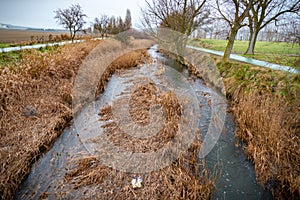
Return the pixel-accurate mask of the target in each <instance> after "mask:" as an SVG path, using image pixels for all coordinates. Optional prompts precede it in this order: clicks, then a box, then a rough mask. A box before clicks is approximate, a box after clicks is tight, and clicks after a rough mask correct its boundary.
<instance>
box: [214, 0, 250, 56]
mask: <svg viewBox="0 0 300 200" xmlns="http://www.w3.org/2000/svg"><path fill="white" fill-rule="evenodd" d="M214 3H215V4H214V7H215V9H216V10H217V12H218V13H219V16H220V19H222V20H224V21H225V22H227V24H228V25H229V27H230V34H229V36H228V38H227V39H228V42H227V45H226V49H225V52H224V56H223V61H227V60H228V59H229V56H230V54H231V51H232V48H233V45H234V41H235V37H236V34H237V32H238V30H239V29H240V28H241V27H243V26H246V25H247V24H246V23H245V19H246V17H247V16H248V15H249V10H250V9H251V7H252V6H253V4H254V0H215V2H214Z"/></svg>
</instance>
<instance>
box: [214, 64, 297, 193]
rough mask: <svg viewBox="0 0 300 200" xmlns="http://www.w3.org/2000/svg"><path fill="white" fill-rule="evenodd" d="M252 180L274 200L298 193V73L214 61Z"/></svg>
mask: <svg viewBox="0 0 300 200" xmlns="http://www.w3.org/2000/svg"><path fill="white" fill-rule="evenodd" d="M219 69H220V71H221V73H222V77H223V81H224V83H225V86H226V90H227V96H228V98H230V99H231V103H232V110H233V112H234V114H235V117H236V120H237V122H238V125H239V129H238V130H237V131H236V136H237V137H238V138H240V139H241V140H242V141H244V142H245V144H246V146H245V151H246V153H247V154H248V157H249V159H250V160H251V161H252V162H253V164H254V167H255V171H256V174H257V179H258V181H259V182H260V183H262V184H263V185H265V186H266V187H268V188H269V189H271V190H272V192H273V195H274V197H275V198H276V199H297V198H298V197H299V196H300V187H299V186H300V176H299V174H300V151H299V149H300V75H295V74H288V73H284V72H280V71H274V70H269V69H264V68H258V67H251V66H247V65H243V64H238V63H225V64H219Z"/></svg>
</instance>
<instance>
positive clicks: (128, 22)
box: [124, 9, 132, 30]
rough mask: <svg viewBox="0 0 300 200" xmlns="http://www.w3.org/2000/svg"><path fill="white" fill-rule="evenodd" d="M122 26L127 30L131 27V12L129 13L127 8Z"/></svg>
mask: <svg viewBox="0 0 300 200" xmlns="http://www.w3.org/2000/svg"><path fill="white" fill-rule="evenodd" d="M124 26H125V30H129V29H130V28H131V26H132V23H131V13H130V10H129V9H127V11H126V17H125V22H124Z"/></svg>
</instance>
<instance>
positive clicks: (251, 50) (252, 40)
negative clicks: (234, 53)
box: [245, 29, 258, 54]
mask: <svg viewBox="0 0 300 200" xmlns="http://www.w3.org/2000/svg"><path fill="white" fill-rule="evenodd" d="M257 35H258V31H257V29H254V30H253V31H251V33H250V41H249V44H248V48H247V51H246V52H245V54H254V48H255V44H256V39H257Z"/></svg>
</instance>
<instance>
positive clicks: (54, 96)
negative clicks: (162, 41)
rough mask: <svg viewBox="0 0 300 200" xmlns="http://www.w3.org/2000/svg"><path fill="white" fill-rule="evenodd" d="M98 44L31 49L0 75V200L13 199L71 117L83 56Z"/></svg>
mask: <svg viewBox="0 0 300 200" xmlns="http://www.w3.org/2000/svg"><path fill="white" fill-rule="evenodd" d="M98 43H99V42H95V41H88V42H85V43H81V44H77V45H66V46H65V47H61V48H58V49H57V50H56V51H53V52H50V53H41V52H39V51H37V50H31V51H30V52H29V53H26V55H25V56H24V57H23V59H22V60H21V63H20V65H18V66H6V67H4V68H1V72H0V74H1V75H0V90H1V92H0V101H1V105H0V137H1V140H0V155H1V157H0V163H1V164H0V165H1V168H0V197H1V199H11V198H12V197H13V195H14V192H15V191H16V190H17V189H18V187H19V185H20V184H21V182H22V181H23V180H24V179H25V178H26V176H27V174H28V173H29V171H30V168H31V165H32V164H33V163H34V162H35V161H36V160H37V159H38V158H39V157H40V155H41V154H42V153H44V152H45V151H47V150H48V149H49V148H50V146H51V145H52V143H53V142H54V141H55V139H56V138H57V137H58V136H59V135H60V133H61V131H62V130H63V128H64V127H65V126H66V125H67V123H68V122H69V121H70V120H71V119H72V112H71V104H72V97H71V91H72V85H73V82H74V78H75V74H76V71H77V70H78V68H79V66H80V64H81V62H82V60H83V59H84V58H85V56H86V55H87V54H88V53H89V52H90V51H91V50H92V49H93V48H94V47H95V46H96V45H97V44H98Z"/></svg>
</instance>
